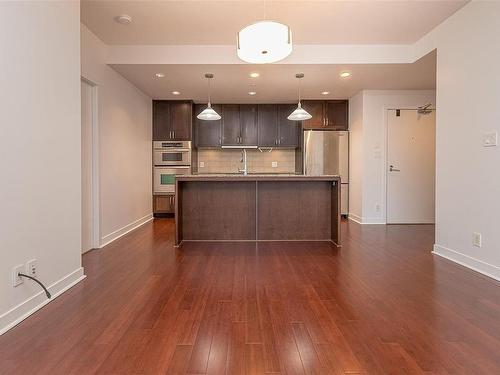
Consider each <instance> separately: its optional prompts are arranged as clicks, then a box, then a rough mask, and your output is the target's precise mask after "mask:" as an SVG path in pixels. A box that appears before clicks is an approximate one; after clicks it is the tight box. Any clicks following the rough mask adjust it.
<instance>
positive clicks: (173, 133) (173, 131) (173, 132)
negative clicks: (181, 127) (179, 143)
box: [172, 130, 175, 138]
mask: <svg viewBox="0 0 500 375" xmlns="http://www.w3.org/2000/svg"><path fill="white" fill-rule="evenodd" d="M172 135H173V137H172V138H175V130H172Z"/></svg>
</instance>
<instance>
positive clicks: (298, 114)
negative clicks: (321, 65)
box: [287, 73, 312, 121]
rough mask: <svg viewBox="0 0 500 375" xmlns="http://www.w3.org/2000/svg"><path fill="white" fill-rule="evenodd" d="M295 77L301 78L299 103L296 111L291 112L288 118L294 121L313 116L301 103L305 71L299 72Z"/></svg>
mask: <svg viewBox="0 0 500 375" xmlns="http://www.w3.org/2000/svg"><path fill="white" fill-rule="evenodd" d="M295 78H297V79H298V80H299V104H298V105H297V108H296V109H295V111H293V112H292V113H290V115H289V116H288V117H287V118H288V119H289V120H292V121H303V120H309V119H310V118H312V116H311V115H310V114H309V112H307V111H306V110H305V109H304V108H302V104H301V103H300V80H301V79H302V78H304V73H297V74H296V75H295Z"/></svg>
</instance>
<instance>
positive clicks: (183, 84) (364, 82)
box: [111, 52, 436, 103]
mask: <svg viewBox="0 0 500 375" xmlns="http://www.w3.org/2000/svg"><path fill="white" fill-rule="evenodd" d="M111 66H112V68H113V69H115V70H116V71H118V72H119V73H120V74H121V75H123V76H124V77H125V78H126V79H128V80H129V81H130V82H132V83H133V84H134V85H136V86H137V87H138V88H139V89H141V90H142V91H143V92H145V93H146V94H147V95H149V96H150V97H152V98H155V99H193V100H195V101H197V102H203V101H206V96H207V84H206V80H205V78H204V74H205V73H207V72H210V73H214V74H215V78H214V79H213V80H212V100H213V101H214V102H219V103H222V102H223V103H236V102H237V103H258V102H261V103H262V102H288V101H290V102H292V101H295V100H296V98H297V80H296V79H295V73H298V72H302V73H304V74H305V78H304V79H303V80H302V93H303V97H305V98H308V99H325V98H349V97H351V96H353V95H354V94H356V93H357V92H358V91H360V90H362V89H377V90H385V89H391V90H407V89H408V90H409V89H413V90H424V89H434V88H435V82H436V54H435V52H433V53H430V54H428V55H427V56H424V57H423V58H421V59H420V60H418V61H417V62H415V63H413V64H356V65H331V64H330V65H328V64H323V65H293V64H288V65H286V64H271V65H236V64H233V65H185V64H183V65H180V64H176V65H154V64H149V65H146V64H123V65H111ZM344 70H348V71H350V72H352V76H351V77H350V78H348V79H341V78H339V73H340V72H341V71H344ZM159 72H161V73H164V74H165V77H164V78H157V77H156V76H155V73H159ZM251 72H258V73H260V77H259V78H255V79H251V78H249V74H250V73H251ZM172 91H180V92H181V95H178V96H174V95H172V94H171V92H172ZM249 91H256V92H257V95H255V96H250V95H248V92H249ZM322 91H330V93H331V94H330V95H328V96H323V95H321V92H322Z"/></svg>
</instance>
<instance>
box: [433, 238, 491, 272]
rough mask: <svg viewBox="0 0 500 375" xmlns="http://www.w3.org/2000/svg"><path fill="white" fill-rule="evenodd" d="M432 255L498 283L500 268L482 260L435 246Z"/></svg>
mask: <svg viewBox="0 0 500 375" xmlns="http://www.w3.org/2000/svg"><path fill="white" fill-rule="evenodd" d="M432 253H433V254H436V255H439V256H440V257H443V258H446V259H448V260H451V261H452V262H455V263H458V264H460V265H461V266H464V267H467V268H470V269H471V270H473V271H476V272H479V273H482V274H483V275H485V276H488V277H491V278H492V279H495V280H498V281H500V267H497V266H494V265H493V264H489V263H486V262H483V261H482V260H479V259H475V258H472V257H470V256H468V255H464V254H462V253H459V252H457V251H455V250H452V249H449V248H447V247H444V246H441V245H436V244H435V245H434V250H433V251H432Z"/></svg>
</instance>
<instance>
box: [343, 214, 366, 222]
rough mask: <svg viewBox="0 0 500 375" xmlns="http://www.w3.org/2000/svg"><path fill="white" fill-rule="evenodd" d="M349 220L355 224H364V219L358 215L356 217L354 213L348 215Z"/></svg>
mask: <svg viewBox="0 0 500 375" xmlns="http://www.w3.org/2000/svg"><path fill="white" fill-rule="evenodd" d="M347 218H348V219H349V220H352V221H354V222H355V223H358V224H363V219H362V218H361V217H359V216H358V215H356V214H353V213H350V212H349V215H347Z"/></svg>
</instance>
